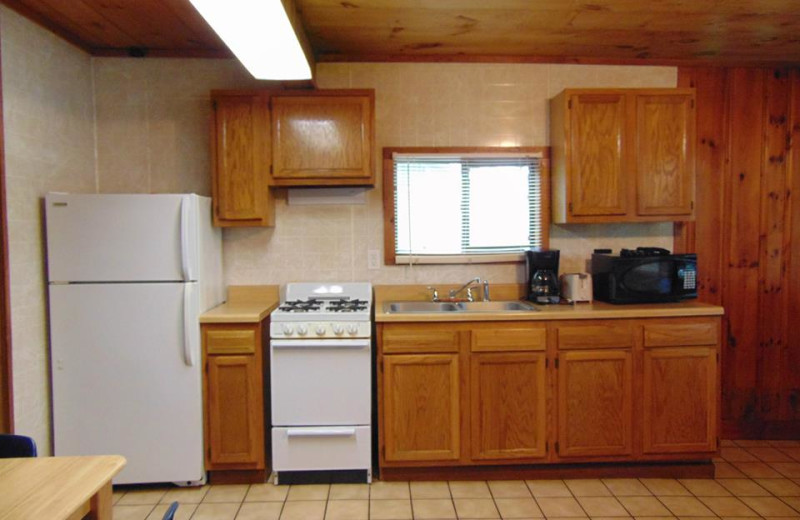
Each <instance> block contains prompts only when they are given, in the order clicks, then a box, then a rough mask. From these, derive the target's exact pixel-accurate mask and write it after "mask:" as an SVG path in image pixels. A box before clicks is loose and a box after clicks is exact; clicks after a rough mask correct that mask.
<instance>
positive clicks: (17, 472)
mask: <svg viewBox="0 0 800 520" xmlns="http://www.w3.org/2000/svg"><path fill="white" fill-rule="evenodd" d="M124 465H125V458H124V457H122V456H120V455H102V456H93V457H36V458H28V459H0V520H7V519H8V520H10V519H14V520H17V519H19V520H36V519H41V520H77V519H80V518H84V517H86V515H88V517H87V518H90V519H92V520H110V519H111V478H112V477H113V476H114V475H116V474H117V473H119V471H120V470H121V469H122V467H123V466H124Z"/></svg>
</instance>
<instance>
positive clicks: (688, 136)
mask: <svg viewBox="0 0 800 520" xmlns="http://www.w3.org/2000/svg"><path fill="white" fill-rule="evenodd" d="M694 120H695V118H694V97H693V96H691V95H689V94H656V95H637V96H636V136H635V137H636V172H637V178H636V192H637V208H636V209H637V213H638V214H639V215H691V214H692V211H693V209H694V204H693V199H694V161H693V159H692V158H693V157H694V153H693V151H692V147H693V146H694Z"/></svg>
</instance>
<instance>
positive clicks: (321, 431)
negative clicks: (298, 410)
mask: <svg viewBox="0 0 800 520" xmlns="http://www.w3.org/2000/svg"><path fill="white" fill-rule="evenodd" d="M355 434H356V429H355V428H289V429H287V430H286V436H287V437H352V436H353V435H355Z"/></svg>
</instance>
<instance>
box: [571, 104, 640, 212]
mask: <svg viewBox="0 0 800 520" xmlns="http://www.w3.org/2000/svg"><path fill="white" fill-rule="evenodd" d="M568 103H569V104H570V111H569V134H570V142H569V147H570V150H571V152H572V153H571V157H570V168H569V175H570V179H569V187H568V189H569V192H570V204H571V206H570V210H571V214H572V215H576V216H590V215H625V214H626V213H627V194H626V191H625V187H626V183H625V181H626V179H625V175H624V173H625V155H626V154H625V151H626V150H625V146H626V139H625V138H626V135H625V96H623V95H621V94H605V95H604V94H575V95H574V96H571V97H570V99H569V101H568Z"/></svg>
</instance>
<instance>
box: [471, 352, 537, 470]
mask: <svg viewBox="0 0 800 520" xmlns="http://www.w3.org/2000/svg"><path fill="white" fill-rule="evenodd" d="M470 365H471V367H470V368H471V372H472V374H471V380H470V387H471V390H470V403H471V422H472V424H471V436H472V442H471V446H470V456H471V458H472V459H473V460H511V459H529V458H543V457H544V456H545V455H546V454H547V452H546V451H545V442H546V437H547V429H546V428H545V424H546V423H545V416H546V401H545V395H546V385H545V354H544V352H513V353H500V354H472V356H471V358H470Z"/></svg>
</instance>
